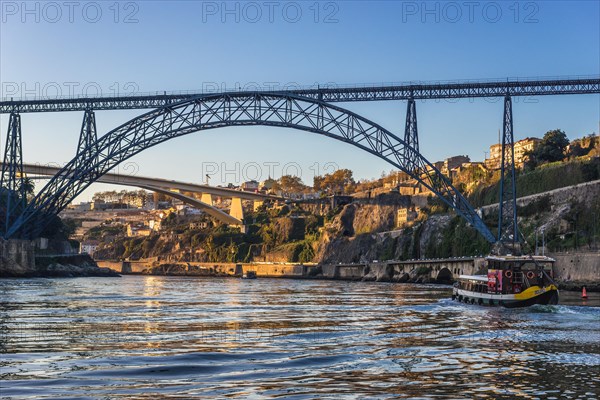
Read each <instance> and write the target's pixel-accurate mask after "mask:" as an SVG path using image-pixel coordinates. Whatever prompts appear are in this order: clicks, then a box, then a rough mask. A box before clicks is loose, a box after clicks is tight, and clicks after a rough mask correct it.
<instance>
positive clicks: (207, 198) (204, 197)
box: [200, 193, 213, 206]
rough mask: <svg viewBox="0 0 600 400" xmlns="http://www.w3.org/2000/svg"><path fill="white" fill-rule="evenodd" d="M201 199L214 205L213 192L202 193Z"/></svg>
mask: <svg viewBox="0 0 600 400" xmlns="http://www.w3.org/2000/svg"><path fill="white" fill-rule="evenodd" d="M200 201H201V202H203V203H206V204H208V205H210V206H212V205H213V200H212V194H210V193H202V197H200Z"/></svg>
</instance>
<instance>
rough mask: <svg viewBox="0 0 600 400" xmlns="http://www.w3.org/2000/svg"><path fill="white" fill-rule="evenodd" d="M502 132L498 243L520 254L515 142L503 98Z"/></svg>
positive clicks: (509, 105) (509, 112)
mask: <svg viewBox="0 0 600 400" xmlns="http://www.w3.org/2000/svg"><path fill="white" fill-rule="evenodd" d="M502 125H503V130H502V164H501V166H500V201H499V203H498V204H499V210H498V242H500V243H502V244H503V245H504V246H505V247H506V248H507V249H509V250H510V251H512V252H516V253H518V252H520V249H519V247H520V246H519V244H520V240H519V228H518V225H517V185H516V180H515V178H516V175H515V141H514V135H513V114H512V100H511V98H510V96H508V95H507V96H505V97H504V118H503V124H502Z"/></svg>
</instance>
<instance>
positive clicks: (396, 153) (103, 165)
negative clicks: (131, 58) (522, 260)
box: [7, 93, 496, 243]
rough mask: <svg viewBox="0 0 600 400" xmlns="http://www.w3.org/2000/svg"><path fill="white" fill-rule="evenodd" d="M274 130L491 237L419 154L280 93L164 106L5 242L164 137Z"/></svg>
mask: <svg viewBox="0 0 600 400" xmlns="http://www.w3.org/2000/svg"><path fill="white" fill-rule="evenodd" d="M253 125H262V126H273V127H283V128H294V129H299V130H303V131H308V132H313V133H317V134H320V135H324V136H327V137H331V138H333V139H337V140H340V141H342V142H346V143H349V144H352V145H354V146H356V147H358V148H360V149H362V150H364V151H367V152H369V153H371V154H373V155H375V156H377V157H379V158H381V159H383V160H385V161H387V162H389V163H390V164H392V165H393V166H395V167H396V168H399V169H400V170H402V171H404V172H406V173H407V174H409V175H410V176H411V177H413V178H414V179H416V180H417V181H419V182H420V183H421V184H423V185H424V186H425V187H427V188H428V189H430V190H431V191H433V192H434V193H435V194H436V195H437V196H439V197H440V198H441V199H442V200H443V201H444V202H445V203H446V204H448V205H449V206H450V207H452V208H453V209H454V210H455V211H456V212H457V213H458V214H459V215H461V216H462V217H464V218H465V219H466V220H467V221H468V222H469V223H470V224H471V225H472V226H473V227H474V228H475V229H477V230H478V231H479V232H480V233H481V234H482V235H483V236H484V237H485V238H486V239H487V240H488V241H490V242H491V243H494V242H495V241H496V238H495V237H494V235H493V234H492V233H491V232H490V230H489V229H488V228H487V227H486V226H485V224H484V223H483V221H482V220H481V218H480V217H479V216H478V215H477V213H476V212H475V211H474V210H473V208H472V207H471V206H470V205H469V203H468V202H467V200H466V199H465V198H464V197H463V196H462V195H461V194H460V192H459V191H458V190H457V189H456V188H454V187H453V186H452V185H451V183H450V182H449V180H448V179H447V178H446V177H445V176H444V175H442V174H441V173H440V172H439V171H438V170H437V169H436V168H435V167H434V166H433V165H432V164H431V163H430V162H429V161H427V160H426V159H425V158H424V157H423V156H422V155H421V154H420V153H418V152H417V151H416V150H415V149H413V148H411V150H410V151H409V152H408V154H414V155H415V157H414V159H411V157H406V156H405V154H406V152H405V151H404V148H405V147H406V146H407V145H406V143H405V142H404V140H402V139H400V138H399V137H397V136H395V135H394V134H392V133H391V132H389V131H388V130H386V129H384V128H383V127H381V126H379V125H377V124H375V123H374V122H371V121H369V120H367V119H366V118H363V117H361V116H359V115H357V114H355V113H353V112H351V111H348V110H346V109H343V108H340V107H337V106H333V105H330V104H327V103H325V102H322V101H317V100H313V99H308V98H302V97H298V96H294V95H291V94H280V93H272V94H267V93H250V94H248V93H237V94H219V95H214V96H204V97H199V98H195V99H190V100H187V101H184V102H181V103H179V104H174V105H171V106H165V107H161V108H159V109H156V110H153V111H150V112H148V113H146V114H143V115H141V116H139V117H136V118H134V119H132V120H130V121H129V122H127V123H125V124H123V125H121V126H120V127H118V128H116V129H114V130H112V131H111V132H109V133H107V134H106V135H104V136H102V137H100V138H99V139H98V140H97V142H96V145H95V146H94V147H93V150H92V151H90V152H87V151H86V152H83V153H82V154H83V156H79V157H75V158H74V159H72V160H71V161H70V162H69V163H68V164H67V165H65V167H63V168H62V169H61V170H60V171H59V172H58V173H57V174H56V176H54V177H53V178H52V179H51V180H50V181H49V182H48V184H47V185H46V186H45V187H44V188H43V189H42V190H41V191H40V192H39V193H38V195H37V196H36V197H35V198H34V199H33V201H32V202H31V203H30V204H29V205H28V207H27V209H26V210H25V211H24V212H23V213H22V215H21V216H19V218H18V220H17V221H16V222H15V223H14V224H13V225H12V226H11V228H10V230H9V231H8V233H7V237H16V236H19V237H35V236H36V235H37V234H39V232H40V230H41V229H42V228H43V227H44V226H45V225H46V224H47V223H48V220H49V218H51V217H52V216H53V215H56V214H57V213H59V212H60V211H61V210H63V209H64V208H65V207H66V206H67V204H68V203H69V202H71V201H72V200H73V199H74V198H75V197H76V196H77V195H79V194H80V193H81V192H82V191H84V190H85V189H86V188H87V187H88V186H89V185H90V184H91V183H92V182H93V181H95V180H96V179H98V177H99V176H100V175H103V174H105V173H107V172H108V171H110V170H111V169H112V168H114V167H115V166H117V165H118V164H119V163H121V162H123V161H124V160H127V159H128V158H130V157H132V156H134V155H135V154H138V153H140V152H141V151H143V150H145V149H147V148H150V147H152V146H155V145H157V144H159V143H162V142H165V141H167V140H169V139H172V138H176V137H179V136H183V135H186V134H189V133H192V132H196V131H200V130H207V129H214V128H222V127H228V126H253Z"/></svg>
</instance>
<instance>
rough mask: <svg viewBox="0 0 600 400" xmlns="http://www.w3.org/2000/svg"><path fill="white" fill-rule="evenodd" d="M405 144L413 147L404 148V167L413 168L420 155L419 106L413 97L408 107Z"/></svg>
mask: <svg viewBox="0 0 600 400" xmlns="http://www.w3.org/2000/svg"><path fill="white" fill-rule="evenodd" d="M404 142H406V144H407V145H409V146H410V147H412V149H410V148H408V147H404V163H405V164H404V165H407V166H412V165H415V163H416V161H417V154H418V153H419V132H418V130H417V106H416V104H415V99H414V98H413V97H412V96H411V97H410V98H409V99H408V103H407V105H406V124H405V126H404Z"/></svg>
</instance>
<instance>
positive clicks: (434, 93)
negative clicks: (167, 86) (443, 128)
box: [0, 76, 600, 114]
mask: <svg viewBox="0 0 600 400" xmlns="http://www.w3.org/2000/svg"><path fill="white" fill-rule="evenodd" d="M249 93H264V94H267V93H278V94H282V93H283V94H294V95H298V96H302V97H306V98H310V99H315V100H323V101H325V102H329V103H333V102H351V101H382V100H407V99H410V98H413V99H458V98H475V97H502V96H505V95H507V94H508V95H510V96H543V95H560V94H590V93H600V77H599V76H589V77H577V78H553V79H543V78H541V79H535V80H532V79H527V80H522V79H521V80H519V79H512V80H506V81H499V80H495V81H463V82H442V83H428V82H411V83H403V84H390V85H372V86H349V87H331V86H329V87H324V88H321V87H316V88H315V87H312V88H293V89H289V90H271V91H231V92H228V94H230V95H231V96H240V95H242V96H247V95H248V94H249ZM217 94H219V93H215V92H162V93H150V94H137V93H132V94H129V95H115V96H100V97H93V96H91V97H77V98H75V97H69V98H34V99H12V98H4V99H2V101H1V102H0V114H6V113H11V112H18V113H31V112H56V111H83V110H86V109H94V110H126V109H154V108H159V107H164V106H167V105H170V104H175V103H178V102H180V101H184V100H188V99H191V98H195V97H204V96H211V95H217Z"/></svg>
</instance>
